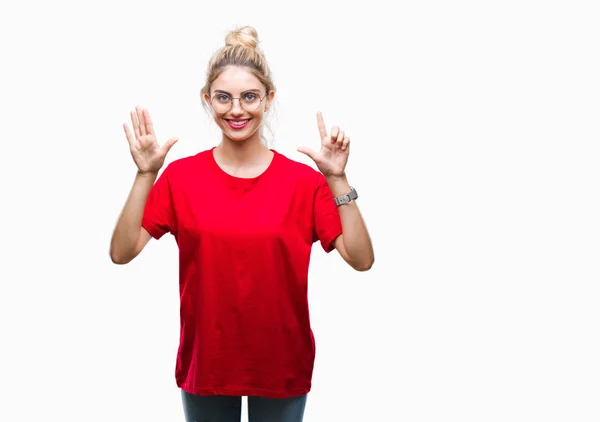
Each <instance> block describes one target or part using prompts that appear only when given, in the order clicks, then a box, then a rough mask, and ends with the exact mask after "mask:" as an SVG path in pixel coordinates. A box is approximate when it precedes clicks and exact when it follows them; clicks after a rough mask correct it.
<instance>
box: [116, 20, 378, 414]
mask: <svg viewBox="0 0 600 422" xmlns="http://www.w3.org/2000/svg"><path fill="white" fill-rule="evenodd" d="M274 96H275V87H274V85H273V82H272V80H271V73H270V70H269V66H268V64H267V62H266V60H265V57H264V55H263V53H262V51H261V50H260V49H259V48H258V38H257V34H256V31H255V30H254V29H253V28H252V27H244V28H241V29H238V30H236V31H233V32H231V33H230V34H228V36H227V37H226V45H225V46H224V47H223V48H221V49H220V50H218V51H217V52H216V53H215V55H214V56H213V58H212V59H211V61H210V63H209V66H208V72H207V80H206V84H205V86H204V87H203V88H202V91H201V97H202V101H203V104H204V105H205V107H206V108H207V109H208V110H209V111H210V113H211V114H212V116H213V117H214V120H215V122H216V124H217V125H218V126H219V128H220V129H221V131H222V132H223V134H222V139H221V142H220V144H219V145H218V146H216V147H213V148H211V149H209V150H206V151H202V152H200V153H198V154H196V155H193V156H189V157H185V158H181V159H178V160H175V161H173V162H171V163H170V164H168V165H167V166H166V168H165V169H164V171H163V172H162V173H161V175H160V177H158V172H159V170H160V169H161V168H162V166H163V164H164V161H165V156H166V154H167V153H168V151H169V150H170V149H171V147H172V146H173V145H174V144H175V142H177V138H171V139H169V140H168V141H166V142H165V144H164V145H163V146H162V147H161V146H159V145H158V143H157V140H156V137H155V134H154V128H153V124H152V120H151V119H150V114H149V113H148V110H146V109H144V110H142V109H140V108H139V107H136V110H135V112H134V111H132V112H131V122H132V125H133V132H134V134H132V133H131V132H130V130H129V128H128V126H127V124H125V125H124V130H125V135H126V137H127V140H128V142H129V145H130V150H131V154H132V156H133V160H134V161H135V164H136V165H137V167H138V172H137V175H136V177H135V181H134V184H133V188H132V190H131V193H130V195H129V197H128V199H127V202H126V204H125V207H124V209H123V211H122V213H121V215H120V217H119V221H118V223H117V225H116V228H115V230H114V233H113V237H112V241H111V249H110V255H111V258H112V260H113V262H115V263H117V264H125V263H128V262H130V261H131V260H132V259H134V258H135V257H136V256H137V255H138V254H139V253H140V252H141V250H142V249H143V248H144V246H145V245H146V244H147V243H148V241H149V240H150V238H151V237H154V238H155V239H160V238H161V237H162V236H163V235H164V234H165V233H167V232H170V233H171V234H172V235H173V236H174V237H175V239H176V241H177V245H178V247H179V265H180V276H179V289H180V299H181V308H180V309H181V312H180V315H181V333H180V345H179V350H178V353H177V362H176V370H175V378H176V381H177V385H178V387H180V388H181V393H182V400H183V405H184V412H185V415H186V419H187V420H188V421H200V420H202V421H217V420H218V421H224V422H229V421H232V422H233V421H236V422H239V420H240V410H241V398H242V396H247V397H248V410H249V418H250V419H249V420H250V421H251V422H258V421H264V420H267V419H266V415H268V417H269V419H268V420H269V421H281V422H289V421H301V420H302V416H303V413H304V406H305V403H306V395H307V393H308V392H309V391H310V388H311V378H312V372H313V363H314V358H315V344H314V337H313V334H312V330H311V327H310V320H309V310H308V302H307V278H308V266H309V259H310V252H311V247H312V244H313V243H314V242H316V241H319V242H320V243H321V245H322V247H323V249H324V250H325V251H326V252H330V251H332V250H333V249H337V251H338V252H339V253H340V255H341V256H342V258H343V259H344V260H345V261H346V262H347V263H348V264H350V265H351V266H352V268H354V269H356V270H358V271H366V270H368V269H369V268H371V266H372V265H373V260H374V255H373V247H372V244H371V240H370V238H369V234H368V232H367V229H366V227H365V224H364V222H363V219H362V217H361V215H360V213H359V210H358V207H357V205H356V202H355V199H356V198H357V195H356V191H355V190H354V189H353V188H351V187H350V185H349V184H348V180H347V178H346V174H345V172H344V169H345V167H346V162H347V160H348V154H349V151H350V140H349V138H348V137H347V136H346V135H345V133H344V132H343V131H342V130H340V129H339V128H337V127H334V128H333V129H332V130H331V133H328V132H327V130H326V127H325V123H324V122H323V118H322V116H321V114H317V128H318V131H319V132H318V133H319V135H320V139H321V149H320V150H319V151H313V150H311V149H309V148H299V151H300V152H302V153H304V154H306V155H307V156H309V157H310V158H311V159H312V160H314V162H315V163H316V166H317V167H318V169H319V171H316V170H314V169H313V168H312V167H310V166H307V165H305V164H302V163H299V162H296V161H293V160H291V159H289V158H287V157H286V156H284V155H282V154H280V153H278V152H277V151H275V150H274V149H269V148H268V147H266V146H265V145H264V144H263V143H261V133H262V129H261V128H262V126H263V119H264V116H265V113H266V112H267V111H268V110H269V108H270V107H271V104H272V102H273V98H274Z"/></svg>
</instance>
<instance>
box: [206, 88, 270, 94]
mask: <svg viewBox="0 0 600 422" xmlns="http://www.w3.org/2000/svg"><path fill="white" fill-rule="evenodd" d="M214 92H215V93H217V92H219V93H222V94H227V95H231V92H227V91H224V90H222V89H215V91H214ZM246 92H260V89H247V90H245V91H242V94H245V93H246Z"/></svg>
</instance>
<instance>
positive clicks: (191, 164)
mask: <svg viewBox="0 0 600 422" xmlns="http://www.w3.org/2000/svg"><path fill="white" fill-rule="evenodd" d="M211 153H212V148H209V149H207V150H203V151H200V152H198V153H196V154H192V155H187V156H185V157H179V158H175V159H174V160H173V161H171V162H170V163H169V164H168V165H167V166H166V167H165V171H166V170H167V169H168V170H169V172H170V173H171V174H173V173H182V172H183V173H185V172H186V171H188V170H189V169H190V168H194V169H197V168H198V165H199V164H201V163H202V162H206V161H208V159H209V158H210V155H209V154H211Z"/></svg>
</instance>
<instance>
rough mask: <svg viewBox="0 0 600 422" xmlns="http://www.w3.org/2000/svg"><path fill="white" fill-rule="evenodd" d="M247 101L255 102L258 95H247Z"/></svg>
mask: <svg viewBox="0 0 600 422" xmlns="http://www.w3.org/2000/svg"><path fill="white" fill-rule="evenodd" d="M245 98H246V101H254V100H255V99H256V98H257V97H256V94H252V93H250V92H249V93H247V94H246V95H245Z"/></svg>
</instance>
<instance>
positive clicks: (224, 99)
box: [217, 94, 229, 102]
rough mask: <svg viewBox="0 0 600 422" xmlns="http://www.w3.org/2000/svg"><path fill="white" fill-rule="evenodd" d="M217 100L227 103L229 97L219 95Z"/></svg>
mask: <svg viewBox="0 0 600 422" xmlns="http://www.w3.org/2000/svg"><path fill="white" fill-rule="evenodd" d="M217 100H219V101H222V102H225V101H229V96H228V95H225V94H220V95H217Z"/></svg>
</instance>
